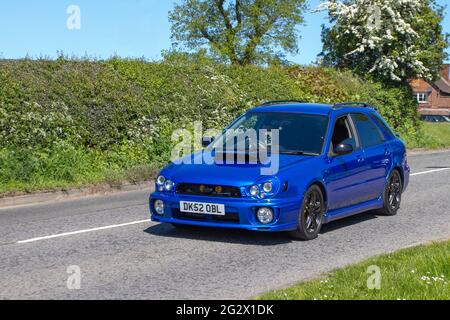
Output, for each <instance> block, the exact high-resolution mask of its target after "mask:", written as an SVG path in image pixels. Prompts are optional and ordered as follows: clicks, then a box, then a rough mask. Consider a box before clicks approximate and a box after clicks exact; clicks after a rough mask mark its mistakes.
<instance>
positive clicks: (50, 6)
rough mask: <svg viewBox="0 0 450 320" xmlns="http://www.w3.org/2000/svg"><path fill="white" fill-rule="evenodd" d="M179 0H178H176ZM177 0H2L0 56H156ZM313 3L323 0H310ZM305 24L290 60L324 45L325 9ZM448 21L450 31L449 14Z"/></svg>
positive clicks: (164, 44) (307, 58) (445, 0)
mask: <svg viewBox="0 0 450 320" xmlns="http://www.w3.org/2000/svg"><path fill="white" fill-rule="evenodd" d="M178 1H179V0H178ZM176 2H177V0H94V1H93V0H71V1H66V0H39V1H38V0H35V1H32V0H2V3H1V5H0V30H2V31H1V33H0V57H3V58H22V57H25V56H26V55H27V54H28V55H30V56H32V57H39V56H48V57H55V56H56V53H57V51H63V52H64V53H66V54H69V55H71V54H75V55H77V56H84V55H85V54H88V55H91V56H96V57H99V58H108V57H110V56H112V55H114V54H117V55H119V56H123V57H146V58H148V59H158V58H159V57H160V53H161V51H162V50H166V49H169V48H170V47H171V42H170V25H169V22H168V11H169V10H170V9H171V8H172V7H173V4H174V3H176ZM438 2H439V3H440V4H450V1H449V0H438ZM309 3H310V6H311V7H315V6H317V5H318V3H319V0H310V1H309ZM72 4H74V5H78V6H79V7H80V9H81V29H80V30H68V29H67V27H66V21H67V18H68V14H67V13H66V10H67V7H68V6H69V5H72ZM305 18H306V23H307V24H306V26H301V27H300V30H301V36H302V39H301V40H300V53H299V54H298V55H295V56H289V57H288V58H289V60H291V61H293V62H297V63H300V64H309V63H311V62H313V61H315V59H316V56H317V54H318V53H319V52H320V51H321V47H322V44H321V40H320V32H321V25H322V24H323V23H325V22H326V15H325V13H308V14H306V17H305ZM444 26H445V28H446V31H447V32H450V16H449V14H447V17H446V21H445V22H444Z"/></svg>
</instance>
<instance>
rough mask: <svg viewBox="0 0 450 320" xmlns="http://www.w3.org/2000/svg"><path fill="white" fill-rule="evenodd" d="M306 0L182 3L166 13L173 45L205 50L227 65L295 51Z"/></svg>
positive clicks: (197, 0)
mask: <svg viewBox="0 0 450 320" xmlns="http://www.w3.org/2000/svg"><path fill="white" fill-rule="evenodd" d="M304 9H305V0H283V1H279V0H183V1H182V3H181V4H178V5H176V6H175V8H174V9H173V11H171V12H170V13H169V19H170V21H171V23H172V41H173V43H174V45H175V46H185V47H187V48H189V49H193V50H198V49H199V48H203V47H205V46H207V47H209V49H210V52H211V53H212V54H213V55H214V56H217V57H219V58H222V59H226V60H228V61H229V62H231V63H232V64H236V65H248V64H255V63H261V62H268V61H270V60H271V59H273V58H275V59H276V58H277V57H282V56H283V52H290V53H296V52H298V38H299V36H298V30H297V29H296V26H297V25H299V24H301V23H303V16H302V13H303V11H304Z"/></svg>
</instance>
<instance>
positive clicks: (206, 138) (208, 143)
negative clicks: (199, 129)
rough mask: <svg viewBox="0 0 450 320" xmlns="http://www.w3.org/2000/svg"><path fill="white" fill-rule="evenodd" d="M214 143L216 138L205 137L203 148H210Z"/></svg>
mask: <svg viewBox="0 0 450 320" xmlns="http://www.w3.org/2000/svg"><path fill="white" fill-rule="evenodd" d="M213 141H214V138H212V137H203V138H202V146H203V148H206V147H208V146H209V145H210V144H211V143H212V142H213Z"/></svg>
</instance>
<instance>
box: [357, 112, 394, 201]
mask: <svg viewBox="0 0 450 320" xmlns="http://www.w3.org/2000/svg"><path fill="white" fill-rule="evenodd" d="M351 119H352V121H353V126H354V127H355V129H356V132H357V135H358V137H359V141H360V143H361V146H362V148H363V150H364V155H365V165H366V168H365V170H364V171H365V173H364V178H365V183H364V185H363V186H362V190H364V195H363V197H362V200H364V201H370V200H374V199H377V198H379V197H380V196H381V195H382V193H383V190H384V187H385V183H386V177H387V176H388V175H389V171H390V167H391V149H390V146H389V141H387V139H386V136H385V135H384V134H383V132H382V131H381V129H380V128H379V127H378V125H377V124H376V123H375V122H374V121H373V120H372V118H371V117H370V116H368V115H366V114H363V113H352V114H351Z"/></svg>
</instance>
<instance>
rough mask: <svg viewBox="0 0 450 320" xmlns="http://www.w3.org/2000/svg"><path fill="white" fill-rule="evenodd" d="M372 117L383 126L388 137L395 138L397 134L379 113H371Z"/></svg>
mask: <svg viewBox="0 0 450 320" xmlns="http://www.w3.org/2000/svg"><path fill="white" fill-rule="evenodd" d="M370 117H371V118H372V119H373V120H374V121H375V122H376V123H377V124H378V126H380V127H381V129H382V130H383V131H384V133H385V134H386V136H387V137H389V138H393V137H394V136H395V134H394V132H393V131H392V129H391V128H389V127H388V126H387V125H386V123H385V122H384V121H383V120H381V119H380V117H379V116H378V115H375V114H371V115H370Z"/></svg>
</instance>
